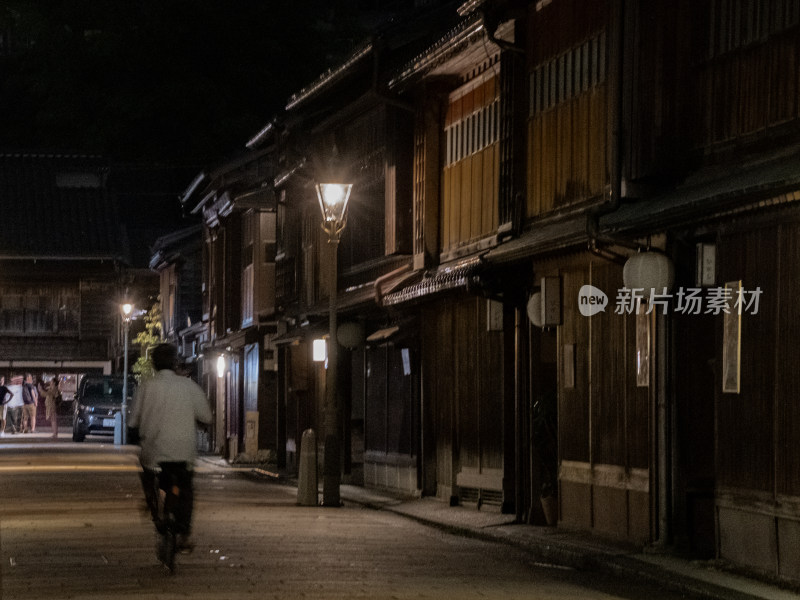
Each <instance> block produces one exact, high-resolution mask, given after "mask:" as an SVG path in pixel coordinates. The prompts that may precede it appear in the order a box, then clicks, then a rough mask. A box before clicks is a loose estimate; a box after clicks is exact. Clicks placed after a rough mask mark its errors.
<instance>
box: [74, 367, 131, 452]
mask: <svg viewBox="0 0 800 600" xmlns="http://www.w3.org/2000/svg"><path fill="white" fill-rule="evenodd" d="M122 384H123V378H122V377H116V376H112V375H87V376H85V377H84V378H83V379H81V382H80V384H79V385H78V391H77V393H76V394H75V401H74V402H73V405H74V410H73V417H72V440H73V441H75V442H82V441H83V440H84V439H85V438H86V436H87V435H114V427H115V425H116V416H117V413H118V412H120V410H122V387H123V385H122ZM135 388H136V380H135V379H133V378H129V379H128V390H127V391H128V406H127V408H128V416H130V409H131V399H132V398H133V393H134V391H135Z"/></svg>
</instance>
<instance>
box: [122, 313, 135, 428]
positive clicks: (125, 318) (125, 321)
mask: <svg viewBox="0 0 800 600" xmlns="http://www.w3.org/2000/svg"><path fill="white" fill-rule="evenodd" d="M132 313H133V305H132V304H128V303H127V302H126V303H125V304H123V305H122V328H123V331H124V332H125V335H124V342H123V343H124V345H125V350H124V358H123V360H122V443H123V444H127V443H128V414H127V413H128V334H129V332H130V329H131V314H132Z"/></svg>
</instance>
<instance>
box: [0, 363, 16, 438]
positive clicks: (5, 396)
mask: <svg viewBox="0 0 800 600" xmlns="http://www.w3.org/2000/svg"><path fill="white" fill-rule="evenodd" d="M13 397H14V392H12V391H11V390H10V389H8V388H7V387H6V378H5V377H2V376H0V404H2V405H3V427H2V428H0V437H4V436H5V435H6V413H7V412H8V403H9V401H10V400H11V398H13Z"/></svg>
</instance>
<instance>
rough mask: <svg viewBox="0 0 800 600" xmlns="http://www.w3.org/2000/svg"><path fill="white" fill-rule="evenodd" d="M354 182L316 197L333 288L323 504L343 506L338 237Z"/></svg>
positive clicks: (322, 186) (327, 186)
mask: <svg viewBox="0 0 800 600" xmlns="http://www.w3.org/2000/svg"><path fill="white" fill-rule="evenodd" d="M352 189H353V184H352V183H318V184H317V198H319V209H320V211H322V229H324V230H325V233H327V234H328V243H329V244H330V245H331V250H332V251H331V255H330V256H331V267H330V269H331V271H330V272H331V277H330V282H331V289H330V310H329V311H328V316H329V319H330V327H329V329H330V331H329V332H328V340H329V341H330V343H329V345H328V374H327V377H326V383H327V385H326V386H325V387H326V403H325V421H326V426H327V433H326V435H325V464H324V465H323V469H322V505H323V506H341V500H340V497H339V487H340V484H341V441H340V439H339V437H340V436H339V433H340V432H339V427H340V423H339V422H340V417H339V412H340V411H339V396H338V390H337V387H338V386H337V381H336V379H337V377H338V368H337V367H338V365H337V354H338V352H337V342H336V288H337V280H338V273H337V260H338V250H339V236H340V235H341V233H342V230H343V229H344V226H345V224H346V222H347V219H346V214H347V201H348V200H349V199H350V192H351V191H352Z"/></svg>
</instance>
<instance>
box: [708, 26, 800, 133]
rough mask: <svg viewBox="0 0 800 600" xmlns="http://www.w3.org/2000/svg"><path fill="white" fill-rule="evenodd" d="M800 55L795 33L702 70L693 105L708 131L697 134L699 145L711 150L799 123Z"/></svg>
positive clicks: (733, 53)
mask: <svg viewBox="0 0 800 600" xmlns="http://www.w3.org/2000/svg"><path fill="white" fill-rule="evenodd" d="M798 55H800V35H798V29H797V27H794V28H792V29H790V30H788V31H786V32H783V33H782V34H780V35H777V36H771V37H770V38H769V39H768V40H767V41H764V42H760V43H757V44H755V45H752V46H748V47H745V48H742V49H738V50H735V51H731V52H728V53H725V54H722V55H720V56H718V57H715V58H713V59H710V60H708V61H707V62H704V63H703V64H701V65H700V66H699V68H698V69H697V71H696V73H697V77H698V78H699V79H698V84H697V86H696V89H697V90H698V91H697V97H696V101H695V102H694V103H693V105H694V106H696V107H697V109H698V110H699V111H700V113H701V117H700V123H701V124H702V127H701V128H699V129H698V130H697V131H696V132H695V136H696V140H695V144H696V145H697V146H699V147H706V146H709V145H713V144H716V143H720V142H725V141H730V140H734V139H737V138H739V137H742V136H746V135H748V134H754V133H757V132H763V131H764V130H765V129H767V128H768V127H770V126H774V125H777V124H780V123H783V122H786V121H789V120H794V119H797V118H798V116H800V75H798V69H797V64H798Z"/></svg>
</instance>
